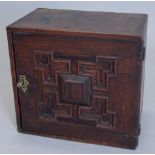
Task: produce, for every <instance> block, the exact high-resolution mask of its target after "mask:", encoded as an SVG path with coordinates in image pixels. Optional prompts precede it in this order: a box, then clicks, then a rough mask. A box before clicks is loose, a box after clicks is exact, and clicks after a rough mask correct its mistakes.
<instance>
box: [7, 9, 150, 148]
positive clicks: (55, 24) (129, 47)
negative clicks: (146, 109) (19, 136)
mask: <svg viewBox="0 0 155 155" xmlns="http://www.w3.org/2000/svg"><path fill="white" fill-rule="evenodd" d="M146 26H147V15H143V14H123V13H106V12H104V13H103V12H85V11H68V10H49V9H37V10H35V11H33V12H32V13H30V14H29V15H27V16H25V17H24V18H22V19H20V20H19V21H17V22H15V23H14V24H11V25H10V26H8V27H7V32H8V42H9V51H10V63H11V71H12V80H13V88H14V95H15V106H16V116H17V125H18V129H19V131H21V132H24V133H31V134H39V135H45V136H51V137H56V138H63V139H69V140H77V141H82V142H89V143H96V144H103V145H110V146H115V147H123V148H129V149H135V148H136V146H137V145H138V136H139V134H140V133H139V131H140V114H141V103H142V95H143V94H142V87H143V81H142V74H143V67H144V60H145V57H144V55H145V50H144V49H145V42H146V39H145V38H146ZM144 34H145V35H144ZM23 78H24V79H25V81H24V82H22V83H20V81H22V79H23ZM17 83H18V87H19V88H17ZM22 86H24V87H23V89H22ZM25 87H27V90H25ZM24 90H25V92H24Z"/></svg>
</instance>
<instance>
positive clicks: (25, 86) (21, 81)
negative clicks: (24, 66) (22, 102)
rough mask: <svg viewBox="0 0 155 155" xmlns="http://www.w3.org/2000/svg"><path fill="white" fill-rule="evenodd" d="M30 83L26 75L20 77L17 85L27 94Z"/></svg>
mask: <svg viewBox="0 0 155 155" xmlns="http://www.w3.org/2000/svg"><path fill="white" fill-rule="evenodd" d="M28 85H29V81H28V80H27V79H26V75H19V80H18V83H17V87H18V88H21V90H22V91H23V92H24V93H26V91H27V90H28Z"/></svg>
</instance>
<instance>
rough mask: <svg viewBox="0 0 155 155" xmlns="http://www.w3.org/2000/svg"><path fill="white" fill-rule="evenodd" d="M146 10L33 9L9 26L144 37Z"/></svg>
mask: <svg viewBox="0 0 155 155" xmlns="http://www.w3.org/2000/svg"><path fill="white" fill-rule="evenodd" d="M146 23H147V15H146V14H134V13H114V12H91V11H73V10H56V9H42V8H39V9H36V10H35V11H33V12H31V13H30V14H28V15H26V16H24V17H23V18H21V19H19V20H18V21H16V22H15V23H13V24H11V25H9V27H11V28H21V29H39V30H55V31H68V32H81V33H97V34H111V35H125V36H138V37H142V38H143V37H144V31H145V26H146Z"/></svg>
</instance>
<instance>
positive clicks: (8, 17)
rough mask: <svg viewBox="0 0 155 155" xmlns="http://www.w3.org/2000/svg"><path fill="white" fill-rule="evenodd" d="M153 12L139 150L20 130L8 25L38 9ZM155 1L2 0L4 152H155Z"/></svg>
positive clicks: (0, 147)
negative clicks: (17, 126) (76, 0)
mask: <svg viewBox="0 0 155 155" xmlns="http://www.w3.org/2000/svg"><path fill="white" fill-rule="evenodd" d="M38 7H39V8H55V9H56V8H60V9H78V10H95V11H110V12H111V11H112V12H132V13H147V14H148V15H149V23H148V39H147V52H146V69H145V70H146V74H145V90H144V104H143V113H142V122H141V123H142V129H141V136H140V139H139V146H138V148H137V149H136V150H127V149H119V148H112V147H107V146H100V145H92V144H85V143H78V142H71V141H64V140H58V139H53V138H45V137H40V136H33V135H27V134H21V133H18V132H17V130H16V120H15V110H14V99H13V90H12V82H11V73H10V64H9V55H8V46H7V38H6V30H5V27H6V26H7V25H9V24H10V23H12V22H14V21H16V20H17V19H19V18H21V17H23V16H24V15H26V14H27V13H29V12H30V11H32V10H34V9H36V8H38ZM154 38H155V2H0V153H155V58H154V57H155V41H154Z"/></svg>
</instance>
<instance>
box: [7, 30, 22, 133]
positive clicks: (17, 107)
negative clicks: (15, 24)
mask: <svg viewBox="0 0 155 155" xmlns="http://www.w3.org/2000/svg"><path fill="white" fill-rule="evenodd" d="M7 38H8V48H9V56H10V69H11V75H12V86H13V91H14V102H15V110H16V121H17V128H18V130H19V131H21V130H22V126H21V115H20V105H19V99H18V90H17V87H16V81H17V77H16V64H15V57H14V49H13V40H12V31H11V29H9V28H7Z"/></svg>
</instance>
